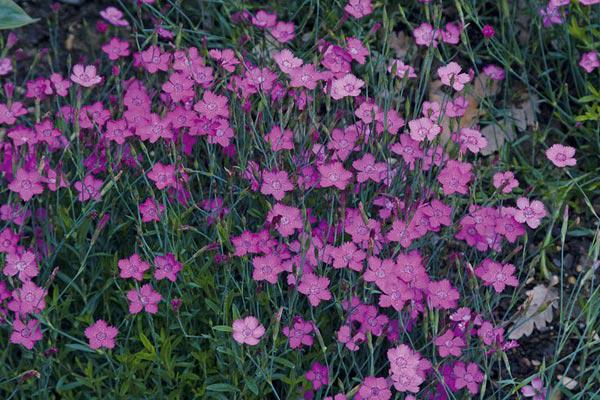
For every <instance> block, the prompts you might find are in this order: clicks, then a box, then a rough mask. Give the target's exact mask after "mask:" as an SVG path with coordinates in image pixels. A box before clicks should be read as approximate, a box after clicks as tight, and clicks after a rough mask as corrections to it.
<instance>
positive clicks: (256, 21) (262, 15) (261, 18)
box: [252, 10, 277, 28]
mask: <svg viewBox="0 0 600 400" xmlns="http://www.w3.org/2000/svg"><path fill="white" fill-rule="evenodd" d="M276 23H277V15H276V14H271V13H268V12H266V11H264V10H259V11H258V12H257V13H256V14H255V15H254V16H253V17H252V25H254V26H256V27H258V28H272V27H274V26H275V24H276Z"/></svg>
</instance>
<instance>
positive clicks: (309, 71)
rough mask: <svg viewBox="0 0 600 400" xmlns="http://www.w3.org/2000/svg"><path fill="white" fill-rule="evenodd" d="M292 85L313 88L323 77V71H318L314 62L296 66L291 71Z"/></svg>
mask: <svg viewBox="0 0 600 400" xmlns="http://www.w3.org/2000/svg"><path fill="white" fill-rule="evenodd" d="M289 74H290V79H291V80H290V87H293V88H306V89H309V90H313V89H315V88H316V87H317V82H319V81H320V80H322V79H323V73H321V72H319V71H317V69H316V67H315V65H314V64H305V65H302V66H300V67H296V68H294V69H292V70H290V72H289Z"/></svg>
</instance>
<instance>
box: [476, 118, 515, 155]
mask: <svg viewBox="0 0 600 400" xmlns="http://www.w3.org/2000/svg"><path fill="white" fill-rule="evenodd" d="M481 134H482V135H483V136H484V137H485V138H486V139H487V146H485V147H484V148H483V149H481V154H482V155H484V156H489V155H490V154H492V153H494V152H495V151H497V150H498V149H500V148H501V147H502V146H503V145H504V143H505V142H506V140H507V139H508V140H512V139H514V137H515V130H514V128H513V126H512V124H509V123H507V122H506V121H505V120H502V121H499V122H498V123H495V124H491V125H488V126H486V127H484V128H483V129H481Z"/></svg>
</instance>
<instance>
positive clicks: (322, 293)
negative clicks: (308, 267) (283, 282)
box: [298, 273, 331, 307]
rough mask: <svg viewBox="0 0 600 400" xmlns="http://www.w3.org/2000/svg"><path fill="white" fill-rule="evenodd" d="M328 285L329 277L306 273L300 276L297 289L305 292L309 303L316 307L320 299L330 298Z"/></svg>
mask: <svg viewBox="0 0 600 400" xmlns="http://www.w3.org/2000/svg"><path fill="white" fill-rule="evenodd" d="M328 286H329V278H327V277H324V276H317V275H314V274H311V273H307V274H304V275H303V276H302V279H301V280H300V284H299V285H298V291H299V292H300V293H302V294H305V295H306V296H307V297H308V301H309V302H310V304H311V305H312V306H313V307H316V306H318V305H319V303H320V302H321V301H324V300H331V292H330V291H329V289H328Z"/></svg>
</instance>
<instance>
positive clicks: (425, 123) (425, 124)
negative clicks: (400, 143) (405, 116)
mask: <svg viewBox="0 0 600 400" xmlns="http://www.w3.org/2000/svg"><path fill="white" fill-rule="evenodd" d="M408 127H409V128H410V137H411V138H412V139H413V140H415V141H417V142H422V141H423V140H425V139H426V138H427V139H429V140H433V139H435V138H436V136H437V135H439V134H440V132H441V131H442V127H441V126H439V125H438V124H434V123H433V122H432V121H431V120H430V119H429V118H419V119H415V120H412V121H408Z"/></svg>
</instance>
